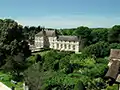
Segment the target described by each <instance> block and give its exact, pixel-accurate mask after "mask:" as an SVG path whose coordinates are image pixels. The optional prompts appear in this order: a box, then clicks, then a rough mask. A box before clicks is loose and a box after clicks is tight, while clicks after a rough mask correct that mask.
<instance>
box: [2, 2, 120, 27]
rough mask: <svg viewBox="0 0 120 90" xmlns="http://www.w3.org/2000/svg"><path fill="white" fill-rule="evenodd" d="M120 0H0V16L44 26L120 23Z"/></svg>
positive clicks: (27, 24)
mask: <svg viewBox="0 0 120 90" xmlns="http://www.w3.org/2000/svg"><path fill="white" fill-rule="evenodd" d="M119 4H120V0H0V18H2V19H4V18H9V19H14V20H16V21H17V22H18V23H20V24H22V25H23V26H25V25H26V26H39V25H40V26H44V27H47V28H75V27H78V26H87V27H92V28H96V27H112V26H113V25H116V24H120V5H119Z"/></svg>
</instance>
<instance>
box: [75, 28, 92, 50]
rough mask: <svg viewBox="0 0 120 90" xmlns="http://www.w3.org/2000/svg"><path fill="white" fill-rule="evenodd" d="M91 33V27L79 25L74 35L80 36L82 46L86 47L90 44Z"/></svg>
mask: <svg viewBox="0 0 120 90" xmlns="http://www.w3.org/2000/svg"><path fill="white" fill-rule="evenodd" d="M90 33H91V29H89V28H88V27H83V26H81V27H78V28H77V29H76V30H75V31H74V35H76V36H79V38H80V41H81V43H80V48H81V49H82V48H84V47H85V46H86V45H89V43H90V42H89V41H90V39H91V37H90Z"/></svg>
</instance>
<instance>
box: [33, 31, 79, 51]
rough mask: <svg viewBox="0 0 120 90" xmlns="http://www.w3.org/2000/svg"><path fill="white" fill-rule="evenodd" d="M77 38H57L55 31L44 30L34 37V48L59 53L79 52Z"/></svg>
mask: <svg viewBox="0 0 120 90" xmlns="http://www.w3.org/2000/svg"><path fill="white" fill-rule="evenodd" d="M79 44H80V40H79V38H78V37H77V36H59V35H57V33H56V31H55V30H44V31H41V32H39V33H38V34H36V35H35V48H38V49H39V48H51V49H55V50H60V51H74V52H79Z"/></svg>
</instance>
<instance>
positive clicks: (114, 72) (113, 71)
mask: <svg viewBox="0 0 120 90" xmlns="http://www.w3.org/2000/svg"><path fill="white" fill-rule="evenodd" d="M119 65H120V61H118V60H114V61H112V64H111V66H110V67H109V69H108V72H107V73H106V75H105V77H108V78H112V79H114V80H116V78H117V76H118V73H119Z"/></svg>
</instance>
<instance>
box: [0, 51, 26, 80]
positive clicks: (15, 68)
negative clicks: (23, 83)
mask: <svg viewBox="0 0 120 90" xmlns="http://www.w3.org/2000/svg"><path fill="white" fill-rule="evenodd" d="M26 68H27V65H26V61H25V58H24V54H22V53H19V54H18V55H14V56H8V57H7V58H6V63H5V65H4V66H2V67H1V69H3V70H4V71H8V72H10V73H11V75H13V76H14V77H13V79H15V80H16V81H20V77H22V72H23V71H24V70H25V69H26Z"/></svg>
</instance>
